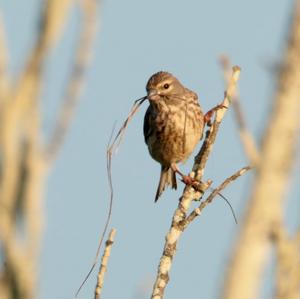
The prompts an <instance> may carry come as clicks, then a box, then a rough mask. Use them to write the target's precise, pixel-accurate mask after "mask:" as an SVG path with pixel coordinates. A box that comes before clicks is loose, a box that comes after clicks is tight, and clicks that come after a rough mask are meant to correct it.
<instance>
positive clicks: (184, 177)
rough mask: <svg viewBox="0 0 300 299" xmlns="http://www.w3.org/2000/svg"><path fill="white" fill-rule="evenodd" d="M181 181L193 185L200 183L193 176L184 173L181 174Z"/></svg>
mask: <svg viewBox="0 0 300 299" xmlns="http://www.w3.org/2000/svg"><path fill="white" fill-rule="evenodd" d="M181 181H182V182H183V183H185V184H186V185H189V186H193V185H195V184H197V183H198V181H197V180H195V179H194V178H192V177H191V176H189V175H184V174H183V175H182V176H181Z"/></svg>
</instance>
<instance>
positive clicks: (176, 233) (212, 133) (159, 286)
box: [151, 66, 240, 299]
mask: <svg viewBox="0 0 300 299" xmlns="http://www.w3.org/2000/svg"><path fill="white" fill-rule="evenodd" d="M239 74H240V68H239V67H237V66H236V67H234V68H233V72H232V76H231V80H230V82H229V84H228V88H227V91H226V92H225V96H224V100H223V102H222V103H221V105H220V107H221V108H220V109H218V110H217V112H216V116H215V120H214V122H213V124H212V126H211V127H210V129H209V131H208V132H207V134H206V138H205V140H204V143H203V145H202V147H201V149H200V152H199V153H198V155H197V156H196V157H195V163H194V166H193V172H192V173H191V176H192V177H195V179H196V180H197V181H199V182H200V181H201V179H202V176H203V172H204V168H205V165H206V162H207V159H208V157H209V154H210V153H211V151H212V148H213V145H214V142H215V139H216V136H217V132H218V129H219V125H220V123H221V121H222V119H223V117H224V115H225V113H226V111H227V109H228V107H229V105H230V103H231V98H232V96H233V94H234V91H235V87H236V84H237V81H238V79H239ZM200 184H201V183H200ZM208 186H209V183H208V184H202V187H203V190H200V189H198V188H197V189H198V190H195V189H194V188H193V187H192V186H186V188H185V189H184V192H183V195H182V197H181V199H180V201H179V204H178V207H177V209H176V210H175V213H174V215H173V218H172V223H171V227H170V230H169V232H168V233H167V235H166V241H165V246H164V250H163V253H162V256H161V259H160V263H159V266H158V271H157V276H156V281H155V284H154V287H153V292H152V296H151V298H152V299H160V298H163V296H164V291H165V288H166V286H167V284H168V281H169V271H170V269H171V265H172V260H173V258H174V255H175V253H176V247H177V242H178V239H179V237H180V236H181V234H182V232H183V230H184V223H185V220H186V215H187V212H188V210H189V208H190V205H191V203H192V201H193V200H195V199H199V198H201V197H202V195H203V194H204V192H205V191H206V189H207V187H208Z"/></svg>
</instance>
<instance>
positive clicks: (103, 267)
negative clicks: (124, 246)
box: [95, 228, 116, 299]
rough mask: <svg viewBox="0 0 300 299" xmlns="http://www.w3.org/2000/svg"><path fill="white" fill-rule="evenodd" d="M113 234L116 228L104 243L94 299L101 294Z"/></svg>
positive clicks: (98, 298) (97, 298) (98, 297)
mask: <svg viewBox="0 0 300 299" xmlns="http://www.w3.org/2000/svg"><path fill="white" fill-rule="evenodd" d="M115 234H116V230H115V229H114V228H113V229H112V230H111V231H110V233H109V236H108V239H107V241H106V243H105V249H104V253H103V256H102V259H101V265H100V268H99V273H98V277H97V284H96V288H95V299H100V296H101V291H102V288H103V282H104V275H105V272H106V270H107V262H108V259H109V256H110V251H111V248H112V245H113V243H114V238H115Z"/></svg>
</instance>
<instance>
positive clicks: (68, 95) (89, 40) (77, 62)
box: [45, 0, 98, 163]
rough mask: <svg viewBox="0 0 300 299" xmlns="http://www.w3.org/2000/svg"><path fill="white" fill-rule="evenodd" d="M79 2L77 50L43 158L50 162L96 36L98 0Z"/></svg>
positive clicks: (70, 114)
mask: <svg viewBox="0 0 300 299" xmlns="http://www.w3.org/2000/svg"><path fill="white" fill-rule="evenodd" d="M80 4H81V11H82V15H83V20H82V22H83V24H82V26H83V27H82V30H81V33H80V36H79V39H78V47H77V52H76V54H75V59H74V64H73V68H72V70H71V75H70V79H69V83H68V84H67V88H66V91H65V95H64V99H63V104H62V107H61V110H60V112H59V116H58V119H57V121H56V125H55V127H54V130H53V134H52V136H51V137H50V139H49V143H48V145H47V147H46V153H45V159H46V161H47V163H51V162H52V161H53V160H54V159H55V157H56V156H57V154H58V151H59V150H60V148H61V146H62V144H63V141H64V139H65V136H66V133H67V131H68V129H69V126H70V124H71V121H72V119H73V116H74V112H75V109H76V107H77V105H78V102H79V99H80V95H81V92H82V89H83V86H84V82H85V79H86V71H87V69H88V66H89V63H90V60H91V54H92V48H93V45H94V40H95V36H96V29H97V15H98V1H97V0H81V1H80Z"/></svg>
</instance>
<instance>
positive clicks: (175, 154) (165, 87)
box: [144, 72, 204, 201]
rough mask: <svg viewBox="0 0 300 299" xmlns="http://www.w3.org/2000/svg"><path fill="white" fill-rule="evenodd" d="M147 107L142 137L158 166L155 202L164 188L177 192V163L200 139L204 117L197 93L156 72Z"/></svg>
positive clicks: (186, 155) (168, 74)
mask: <svg viewBox="0 0 300 299" xmlns="http://www.w3.org/2000/svg"><path fill="white" fill-rule="evenodd" d="M146 90H147V98H148V99H149V103H150V105H149V107H148V109H147V111H146V114H145V118H144V137H145V142H146V144H147V145H148V149H149V153H150V155H151V156H152V158H153V159H154V160H156V161H157V162H159V163H160V164H161V174H160V180H159V185H158V189H157V192H156V196H155V201H157V200H158V198H159V196H160V195H161V193H162V192H163V191H164V189H165V187H166V186H168V185H171V186H172V188H174V189H176V188H177V184H176V176H175V171H176V163H178V162H184V161H185V160H186V159H187V158H188V157H189V156H190V155H191V153H192V152H193V150H194V149H195V147H196V145H197V144H198V142H199V140H200V139H201V136H202V132H203V126H204V117H203V113H202V110H201V107H200V105H199V103H198V97H197V94H196V93H194V92H193V91H191V90H189V89H187V88H185V87H184V86H183V85H182V84H181V83H180V82H179V81H178V80H177V79H176V78H175V77H174V76H173V75H172V74H170V73H167V72H158V73H156V74H154V75H153V76H152V77H151V78H150V79H149V81H148V83H147V86H146Z"/></svg>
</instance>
